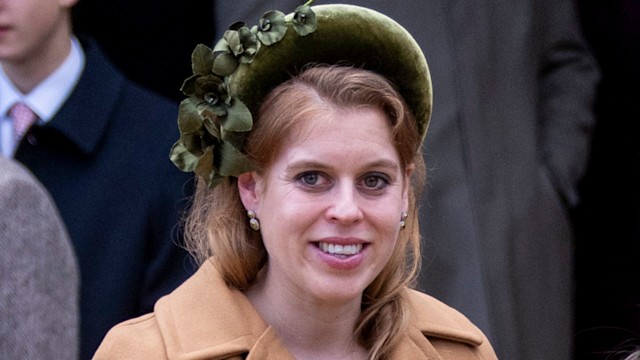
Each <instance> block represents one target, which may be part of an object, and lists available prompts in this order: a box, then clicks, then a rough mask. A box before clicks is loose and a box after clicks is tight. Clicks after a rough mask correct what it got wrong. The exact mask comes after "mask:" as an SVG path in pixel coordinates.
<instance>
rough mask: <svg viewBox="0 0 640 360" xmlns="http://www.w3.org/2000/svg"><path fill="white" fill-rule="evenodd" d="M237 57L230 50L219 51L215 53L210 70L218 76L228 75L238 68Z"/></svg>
mask: <svg viewBox="0 0 640 360" xmlns="http://www.w3.org/2000/svg"><path fill="white" fill-rule="evenodd" d="M238 64H239V62H238V59H236V57H235V56H233V54H232V53H231V52H219V53H216V54H215V58H214V60H213V67H212V71H213V73H214V74H216V75H219V76H229V75H231V74H233V72H234V71H236V68H238Z"/></svg>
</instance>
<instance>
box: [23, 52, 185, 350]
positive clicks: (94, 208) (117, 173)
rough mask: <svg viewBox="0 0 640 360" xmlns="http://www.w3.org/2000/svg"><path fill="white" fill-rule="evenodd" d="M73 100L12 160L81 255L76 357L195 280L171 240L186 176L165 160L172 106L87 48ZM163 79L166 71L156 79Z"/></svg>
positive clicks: (33, 132)
mask: <svg viewBox="0 0 640 360" xmlns="http://www.w3.org/2000/svg"><path fill="white" fill-rule="evenodd" d="M82 45H83V48H84V50H85V53H86V66H85V69H84V72H83V74H82V77H81V79H80V81H79V83H78V84H77V86H76V88H75V89H74V91H73V93H72V94H71V96H70V97H69V99H68V100H67V101H66V102H65V104H64V105H63V107H62V108H61V109H60V111H59V112H58V113H57V114H56V115H55V116H54V118H53V119H52V120H51V121H50V122H49V123H48V124H46V125H44V126H34V127H32V128H31V129H30V131H29V133H28V134H26V136H25V137H24V139H23V141H22V142H21V143H20V145H19V147H18V149H17V151H16V154H15V158H16V159H17V160H19V161H20V162H22V163H23V164H25V165H26V166H27V167H28V168H29V169H30V170H31V171H32V172H33V173H34V174H35V175H36V176H37V177H38V178H39V179H40V181H41V182H42V183H43V184H44V185H45V186H46V188H47V189H48V190H49V192H50V193H51V194H52V196H53V198H54V200H55V201H56V203H57V205H58V207H59V209H60V213H61V215H62V217H63V219H64V221H65V223H66V225H67V228H68V230H69V234H70V236H71V239H72V241H73V244H74V246H75V250H76V253H77V255H78V260H79V265H80V271H81V277H82V286H81V346H82V358H89V357H90V356H91V355H93V352H94V351H95V349H96V348H97V347H98V345H99V344H100V342H101V340H102V338H103V337H104V335H105V334H106V332H107V331H108V330H109V328H110V327H111V326H113V325H115V324H116V323H118V322H120V321H123V320H125V319H128V318H131V317H134V316H137V315H140V314H143V313H146V312H149V311H152V310H153V304H154V303H155V301H156V300H157V299H158V298H159V297H160V296H162V295H164V294H166V293H168V292H170V291H171V290H172V289H173V288H175V287H176V286H177V285H178V284H180V283H181V282H182V281H183V280H184V279H186V278H187V277H188V276H189V275H190V274H191V270H190V269H191V267H192V266H191V263H190V262H189V260H187V257H186V252H184V251H183V250H181V249H180V248H179V247H178V246H177V245H176V243H177V242H178V241H181V240H180V236H179V234H178V232H177V227H176V226H177V223H178V217H179V212H180V210H181V209H182V207H183V206H184V203H183V200H184V199H185V196H186V195H187V194H188V193H189V191H190V190H185V189H187V188H189V186H188V185H187V184H189V183H190V180H189V179H190V177H189V176H188V175H186V174H184V173H181V172H180V171H179V170H177V169H176V168H175V167H174V166H173V165H172V164H171V162H170V161H169V158H168V156H169V150H170V148H171V145H172V144H173V142H174V141H175V140H176V139H177V137H178V132H177V130H176V118H177V104H174V103H172V102H170V101H168V100H165V99H163V98H161V97H159V96H156V95H153V94H152V93H150V92H148V91H146V90H143V89H142V88H140V87H138V86H137V85H134V84H133V83H131V82H129V81H128V80H126V79H125V78H124V77H123V76H122V75H121V74H120V73H119V72H118V71H117V70H116V69H115V68H114V67H113V66H112V65H111V64H110V63H109V62H108V61H107V60H106V59H105V57H104V56H103V55H102V53H101V51H100V50H99V49H98V48H97V46H96V45H95V44H94V43H92V42H83V44H82ZM158 76H162V74H158ZM179 85H180V84H177V85H176V86H179Z"/></svg>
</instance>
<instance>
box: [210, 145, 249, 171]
mask: <svg viewBox="0 0 640 360" xmlns="http://www.w3.org/2000/svg"><path fill="white" fill-rule="evenodd" d="M219 156H220V165H219V169H218V173H219V174H220V175H222V176H238V175H240V174H242V173H245V172H248V171H251V170H253V168H252V166H251V163H250V162H249V159H247V157H246V156H245V155H244V154H242V153H241V152H240V151H238V150H237V149H236V148H234V147H233V146H232V145H231V144H230V143H228V142H224V143H222V146H221V148H220V153H219Z"/></svg>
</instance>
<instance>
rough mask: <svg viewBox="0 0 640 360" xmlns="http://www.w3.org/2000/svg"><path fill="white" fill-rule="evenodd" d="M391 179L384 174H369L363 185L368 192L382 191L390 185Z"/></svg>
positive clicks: (363, 180)
mask: <svg viewBox="0 0 640 360" xmlns="http://www.w3.org/2000/svg"><path fill="white" fill-rule="evenodd" d="M389 182H390V181H389V178H388V177H387V176H385V175H384V174H378V173H375V174H367V175H366V176H365V177H364V178H363V179H362V185H363V186H364V188H365V189H367V190H382V189H384V188H385V187H387V185H389Z"/></svg>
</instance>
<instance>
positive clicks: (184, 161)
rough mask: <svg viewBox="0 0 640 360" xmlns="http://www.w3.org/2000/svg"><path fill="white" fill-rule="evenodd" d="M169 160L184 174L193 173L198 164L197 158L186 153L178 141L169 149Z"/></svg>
mask: <svg viewBox="0 0 640 360" xmlns="http://www.w3.org/2000/svg"><path fill="white" fill-rule="evenodd" d="M169 159H171V162H173V164H174V165H175V166H176V167H177V168H178V169H180V170H182V171H184V172H191V171H194V170H195V168H196V165H197V163H198V157H197V156H195V155H193V154H192V153H190V152H189V151H187V149H186V148H185V147H184V145H182V143H181V142H180V141H177V142H176V143H175V144H173V147H171V151H170V152H169Z"/></svg>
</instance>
